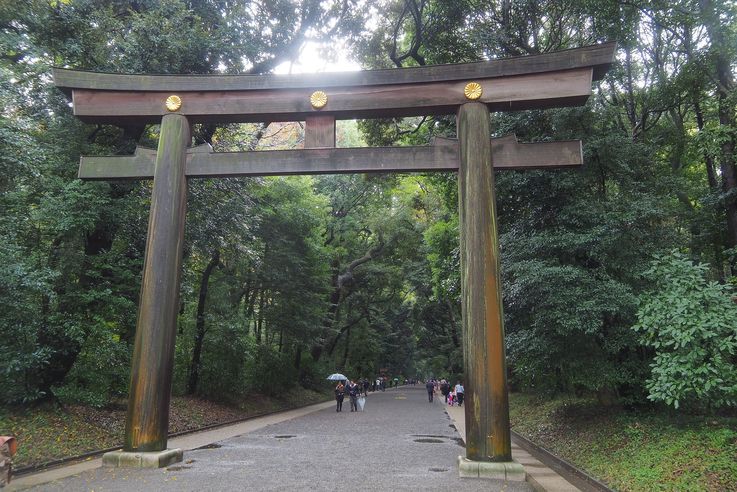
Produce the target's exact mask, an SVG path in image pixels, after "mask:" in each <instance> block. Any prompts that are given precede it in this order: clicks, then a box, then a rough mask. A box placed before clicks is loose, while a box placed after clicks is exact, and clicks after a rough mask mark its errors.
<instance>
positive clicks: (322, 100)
mask: <svg viewBox="0 0 737 492" xmlns="http://www.w3.org/2000/svg"><path fill="white" fill-rule="evenodd" d="M327 103H328V95H327V94H325V93H324V92H323V91H315V92H313V93H312V95H311V96H310V104H311V105H312V107H313V108H315V109H320V108H323V107H325V105H326V104H327Z"/></svg>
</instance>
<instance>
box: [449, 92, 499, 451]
mask: <svg viewBox="0 0 737 492" xmlns="http://www.w3.org/2000/svg"><path fill="white" fill-rule="evenodd" d="M457 118H458V119H457V122H458V140H459V144H460V170H459V173H458V191H459V193H458V198H459V209H460V219H461V226H460V233H461V234H460V236H461V291H462V296H461V308H462V319H463V356H464V372H465V377H466V381H465V383H466V384H465V395H466V402H467V404H466V410H465V413H466V456H467V458H468V459H470V460H473V461H511V459H512V449H511V440H510V431H509V404H508V397H507V379H506V359H505V350H504V322H503V320H504V317H503V313H502V293H501V270H500V262H499V241H498V238H497V231H496V229H497V228H496V203H495V202H496V199H495V194H494V174H493V168H492V163H491V145H490V140H489V134H490V121H489V110H488V108H487V107H486V106H485V105H483V104H479V103H475V102H473V103H466V104H464V105H462V106H461V107H460V109H459V111H458V117H457Z"/></svg>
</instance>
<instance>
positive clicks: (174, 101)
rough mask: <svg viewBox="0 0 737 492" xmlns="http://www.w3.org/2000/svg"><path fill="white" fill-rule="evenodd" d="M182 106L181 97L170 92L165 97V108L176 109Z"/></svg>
mask: <svg viewBox="0 0 737 492" xmlns="http://www.w3.org/2000/svg"><path fill="white" fill-rule="evenodd" d="M181 107H182V98H181V97H179V96H177V95H174V94H172V95H171V96H169V97H167V98H166V109H168V110H169V111H176V110H178V109H179V108H181Z"/></svg>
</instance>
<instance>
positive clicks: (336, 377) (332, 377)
mask: <svg viewBox="0 0 737 492" xmlns="http://www.w3.org/2000/svg"><path fill="white" fill-rule="evenodd" d="M347 380H348V378H347V377H345V376H343V375H342V374H340V373H338V372H336V373H335V374H331V375H330V376H328V381H347Z"/></svg>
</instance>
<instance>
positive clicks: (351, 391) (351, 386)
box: [348, 381, 361, 412]
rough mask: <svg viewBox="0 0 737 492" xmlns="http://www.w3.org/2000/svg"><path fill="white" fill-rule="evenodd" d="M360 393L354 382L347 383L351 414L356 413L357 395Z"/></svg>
mask: <svg viewBox="0 0 737 492" xmlns="http://www.w3.org/2000/svg"><path fill="white" fill-rule="evenodd" d="M360 391H361V389H360V388H359V387H358V385H357V384H356V383H355V382H353V381H351V382H350V383H348V397H349V398H350V399H351V412H357V411H358V393H359V392H360Z"/></svg>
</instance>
